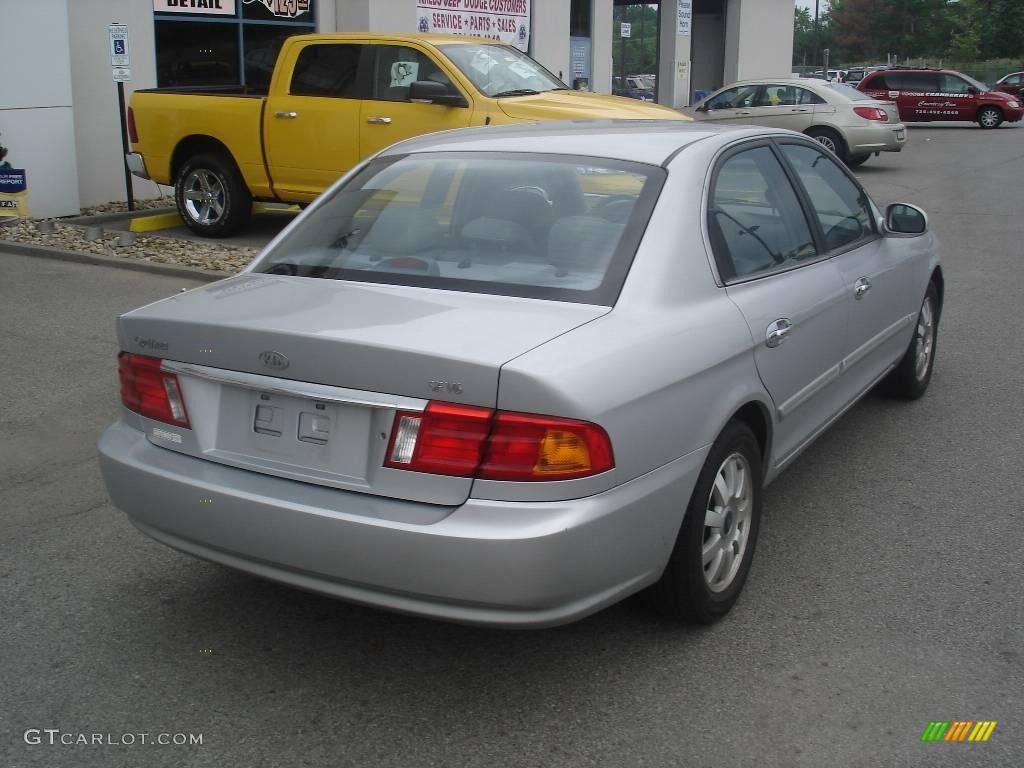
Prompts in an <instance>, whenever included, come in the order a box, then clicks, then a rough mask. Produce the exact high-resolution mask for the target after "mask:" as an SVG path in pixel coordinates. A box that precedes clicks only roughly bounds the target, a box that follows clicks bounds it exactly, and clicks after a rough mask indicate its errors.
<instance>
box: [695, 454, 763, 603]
mask: <svg viewBox="0 0 1024 768" xmlns="http://www.w3.org/2000/svg"><path fill="white" fill-rule="evenodd" d="M753 482H754V481H753V475H752V473H751V471H750V464H749V462H748V461H747V459H746V457H745V456H744V455H743V454H742V453H739V452H737V453H733V454H730V455H729V456H728V457H727V458H726V459H725V461H723V462H722V465H721V466H720V467H719V468H718V472H717V473H716V474H715V482H714V485H713V486H712V488H711V494H710V496H709V497H708V503H707V508H706V510H705V513H704V537H703V544H702V548H701V559H702V563H703V567H704V580H705V582H706V583H707V585H708V588H709V589H710V590H711V591H712V592H723V591H725V590H726V589H728V588H729V586H730V585H731V584H732V583H733V581H734V580H735V578H736V574H737V573H738V572H739V569H740V566H741V565H742V564H743V557H744V555H745V554H746V551H747V544H748V542H749V539H750V527H751V519H752V513H753V506H754V486H753Z"/></svg>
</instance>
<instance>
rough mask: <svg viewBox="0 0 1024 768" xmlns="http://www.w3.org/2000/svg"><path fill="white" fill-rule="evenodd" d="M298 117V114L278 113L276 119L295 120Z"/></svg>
mask: <svg viewBox="0 0 1024 768" xmlns="http://www.w3.org/2000/svg"><path fill="white" fill-rule="evenodd" d="M298 116H299V113H298V112H278V113H277V114H275V115H274V117H276V118H279V119H281V120H294V119H295V118H296V117H298Z"/></svg>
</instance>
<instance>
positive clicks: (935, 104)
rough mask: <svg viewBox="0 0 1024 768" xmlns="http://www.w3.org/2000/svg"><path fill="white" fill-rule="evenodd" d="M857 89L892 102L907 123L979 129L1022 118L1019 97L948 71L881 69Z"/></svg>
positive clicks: (1023, 109) (1023, 110)
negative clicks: (952, 123)
mask: <svg viewBox="0 0 1024 768" xmlns="http://www.w3.org/2000/svg"><path fill="white" fill-rule="evenodd" d="M857 89H858V90H861V91H863V92H864V93H867V94H869V95H871V96H874V97H875V98H879V99H885V100H886V101H895V102H896V103H897V104H898V105H899V109H900V119H901V120H904V121H907V122H931V121H935V120H970V121H971V122H977V123H978V125H980V126H981V127H982V128H998V127H999V126H1000V125H1002V123H1003V122H1010V123H1016V122H1018V121H1019V120H1020V119H1021V118H1024V108H1022V107H1021V100H1020V97H1018V96H1014V95H1010V94H1007V93H1000V92H998V91H993V90H990V89H989V87H988V86H987V85H985V84H984V83H979V82H978V81H977V80H975V79H973V78H971V77H968V76H967V75H964V74H962V73H960V72H954V71H953V70H949V69H910V68H906V67H899V68H894V69H884V70H882V71H880V72H874V73H871V74H869V75H867V76H866V77H865V78H864V79H863V80H861V81H860V82H859V83H858V84H857Z"/></svg>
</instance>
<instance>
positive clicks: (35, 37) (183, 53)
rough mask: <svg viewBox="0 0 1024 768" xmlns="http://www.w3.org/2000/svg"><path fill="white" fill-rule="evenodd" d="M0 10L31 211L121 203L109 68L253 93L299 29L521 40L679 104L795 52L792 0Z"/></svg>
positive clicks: (8, 130)
mask: <svg viewBox="0 0 1024 768" xmlns="http://www.w3.org/2000/svg"><path fill="white" fill-rule="evenodd" d="M0 13H2V20H0V42H2V45H3V51H4V62H5V73H4V76H3V77H0V145H2V146H4V147H5V148H7V150H8V154H7V158H6V160H5V162H6V163H9V164H10V167H11V168H15V169H24V170H25V173H26V177H27V185H28V204H29V209H30V212H31V214H32V215H33V216H62V215H69V214H75V213H78V212H79V210H80V209H81V208H82V207H86V206H92V205H97V204H100V203H104V202H107V201H111V200H124V199H125V188H124V184H125V181H124V172H123V166H122V163H121V155H122V151H121V140H120V137H119V125H120V120H119V114H118V102H117V87H116V84H115V82H114V77H115V72H116V73H117V75H116V76H117V77H120V78H122V79H126V78H130V79H127V80H126V82H125V83H124V85H125V88H126V91H127V92H128V94H129V96H130V93H131V91H132V90H134V89H141V88H153V87H164V86H174V87H189V86H196V87H202V86H232V85H233V86H238V85H244V86H246V87H247V88H249V89H250V90H251V91H259V90H260V89H261V88H265V87H266V85H267V84H268V83H269V77H270V73H271V72H272V70H273V64H274V60H275V58H276V55H277V51H278V49H279V47H280V45H281V43H282V41H283V40H284V39H285V38H287V37H288V36H290V35H295V34H306V33H309V32H336V31H340V32H416V31H431V32H447V33H456V34H474V35H482V36H484V37H491V38H495V39H501V40H504V41H505V42H507V43H510V44H512V45H516V46H517V47H519V48H521V49H522V50H525V51H527V52H528V53H529V54H530V55H531V56H533V57H534V58H535V59H537V60H538V61H540V62H541V63H542V64H543V65H544V66H546V67H547V68H548V69H549V70H551V71H552V72H553V73H555V74H556V75H559V76H560V77H561V79H562V80H564V81H565V82H566V83H568V84H569V85H571V86H573V87H578V88H587V89H589V90H593V91H597V92H600V93H612V92H616V93H623V94H626V95H632V96H634V97H637V96H638V94H639V92H638V91H637V89H636V86H637V84H638V83H642V84H646V85H645V87H647V88H648V90H646V91H644V92H643V94H642V95H641V97H644V98H652V99H654V100H656V101H658V102H660V103H662V104H666V105H669V106H672V107H676V108H679V107H684V106H687V105H688V104H690V103H692V101H693V100H694V99H695V98H696V97H697V96H699V95H700V93H701V92H705V91H709V90H713V89H715V88H718V87H720V86H721V85H723V84H725V83H729V82H733V81H735V80H740V79H744V78H749V77H781V76H786V75H788V74H789V73H790V72H791V63H792V52H793V0H661V2H639V1H638V0H4V2H3V3H2V4H0ZM114 23H117V24H119V25H123V27H127V33H128V35H127V39H124V38H123V37H122V36H120V35H112V34H111V29H110V25H111V24H114ZM115 37H116V38H117V39H115ZM133 183H134V184H135V193H136V195H137V196H139V197H153V196H156V195H158V194H160V189H159V188H158V187H157V186H156V185H155V184H154V183H153V182H149V181H143V180H141V179H134V180H133Z"/></svg>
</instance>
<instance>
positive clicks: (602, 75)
mask: <svg viewBox="0 0 1024 768" xmlns="http://www.w3.org/2000/svg"><path fill="white" fill-rule="evenodd" d="M612 18H613V17H612V0H592V4H591V6H590V26H591V31H590V35H591V38H590V45H591V57H592V59H593V61H592V62H591V65H590V90H592V91H594V92H595V93H611V92H612Z"/></svg>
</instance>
